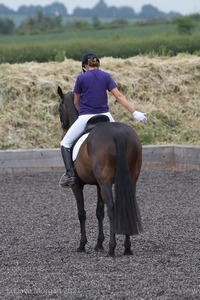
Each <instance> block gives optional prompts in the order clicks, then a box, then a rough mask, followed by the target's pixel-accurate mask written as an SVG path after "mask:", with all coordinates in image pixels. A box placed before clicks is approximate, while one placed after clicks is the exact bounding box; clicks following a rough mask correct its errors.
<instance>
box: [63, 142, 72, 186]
mask: <svg viewBox="0 0 200 300" xmlns="http://www.w3.org/2000/svg"><path fill="white" fill-rule="evenodd" d="M61 154H62V158H63V161H64V165H65V168H66V174H65V176H62V177H61V180H60V186H62V187H65V186H69V187H70V186H73V185H75V184H76V175H75V171H74V166H73V162H72V155H71V149H70V148H65V147H64V146H61Z"/></svg>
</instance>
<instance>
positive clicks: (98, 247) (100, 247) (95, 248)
mask: <svg viewBox="0 0 200 300" xmlns="http://www.w3.org/2000/svg"><path fill="white" fill-rule="evenodd" d="M94 250H95V251H103V250H104V247H103V246H102V245H101V246H100V245H96V246H95V247H94Z"/></svg>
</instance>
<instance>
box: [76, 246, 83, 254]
mask: <svg viewBox="0 0 200 300" xmlns="http://www.w3.org/2000/svg"><path fill="white" fill-rule="evenodd" d="M77 252H79V253H80V252H85V248H81V247H79V248H78V249H77Z"/></svg>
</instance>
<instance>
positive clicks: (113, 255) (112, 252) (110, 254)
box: [106, 251, 115, 257]
mask: <svg viewBox="0 0 200 300" xmlns="http://www.w3.org/2000/svg"><path fill="white" fill-rule="evenodd" d="M106 256H107V257H115V252H114V251H108V253H107V255H106Z"/></svg>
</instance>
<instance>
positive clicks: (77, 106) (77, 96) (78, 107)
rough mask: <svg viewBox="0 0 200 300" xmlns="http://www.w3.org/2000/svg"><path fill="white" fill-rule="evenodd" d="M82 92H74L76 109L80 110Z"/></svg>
mask: <svg viewBox="0 0 200 300" xmlns="http://www.w3.org/2000/svg"><path fill="white" fill-rule="evenodd" d="M80 97H81V95H80V94H74V106H75V107H76V110H77V111H78V112H79V110H80Z"/></svg>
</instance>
